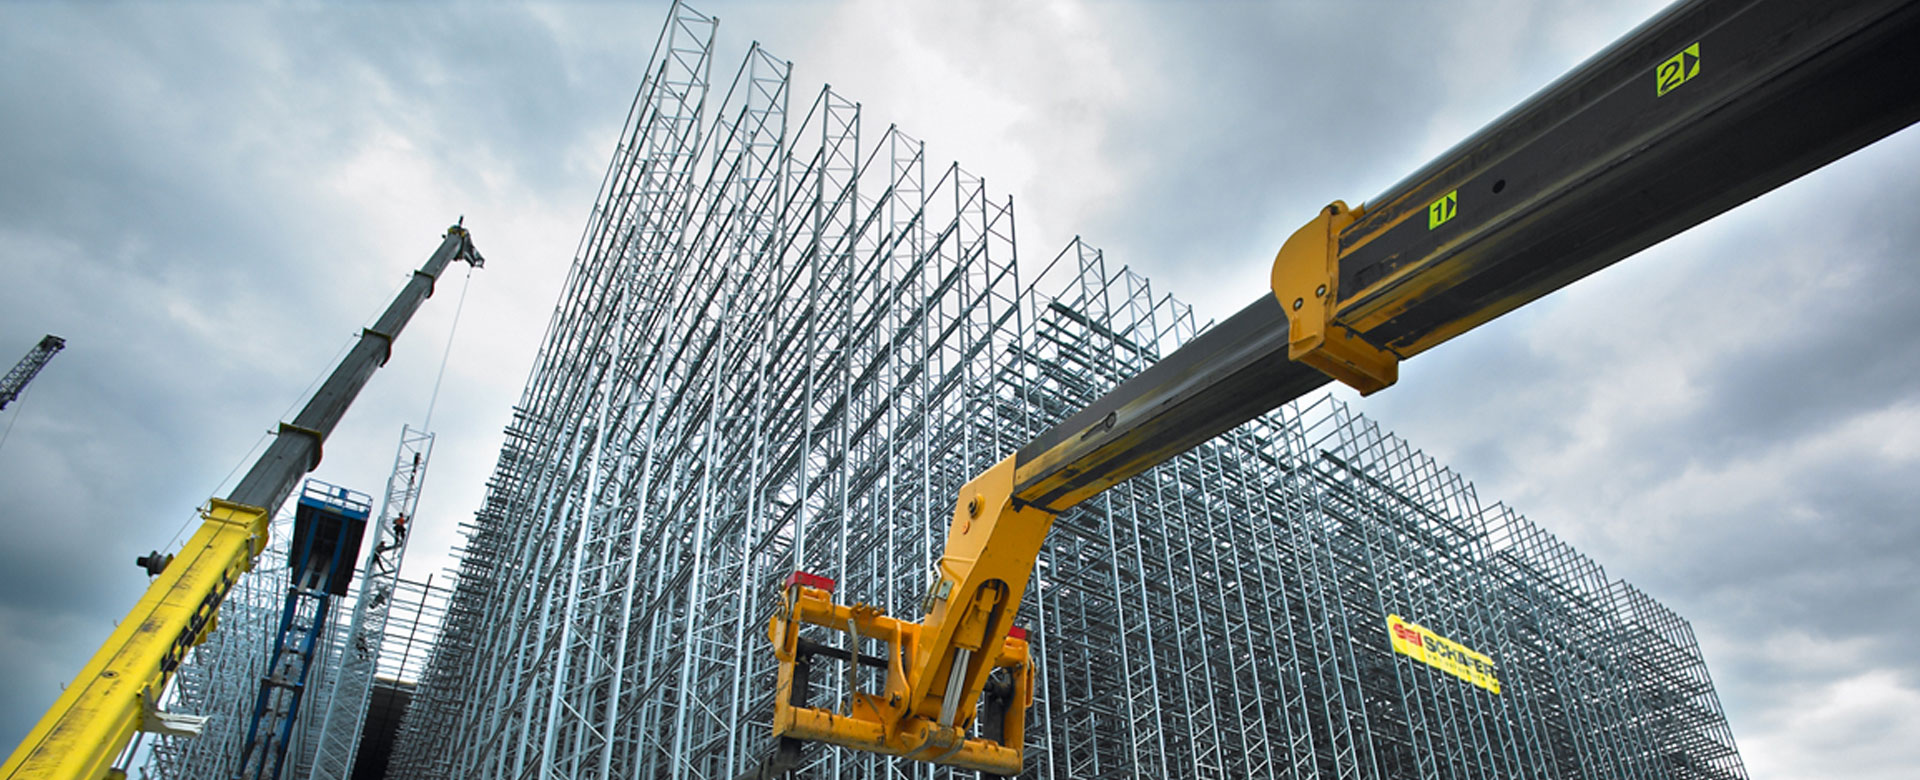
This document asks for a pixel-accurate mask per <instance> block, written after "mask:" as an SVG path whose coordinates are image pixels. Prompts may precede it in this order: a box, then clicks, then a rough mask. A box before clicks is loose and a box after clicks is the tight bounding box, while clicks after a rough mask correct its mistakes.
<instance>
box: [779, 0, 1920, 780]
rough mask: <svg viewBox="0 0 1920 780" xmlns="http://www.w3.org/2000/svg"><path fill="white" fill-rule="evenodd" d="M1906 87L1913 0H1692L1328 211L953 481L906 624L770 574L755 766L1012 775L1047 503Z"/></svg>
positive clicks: (1703, 210)
mask: <svg viewBox="0 0 1920 780" xmlns="http://www.w3.org/2000/svg"><path fill="white" fill-rule="evenodd" d="M1916 73H1920V2H1915V0H1836V1H1834V2H1818V3H1809V2H1804V0H1686V1H1685V2H1681V3H1678V4H1676V5H1674V6H1673V7H1671V8H1669V9H1667V10H1666V11H1664V12H1662V13H1661V14H1660V15H1659V16H1657V17H1655V18H1654V19H1652V20H1650V21H1648V22H1647V23H1645V24H1644V25H1642V26H1641V27H1640V28H1638V29H1636V30H1634V31H1633V32H1631V33H1629V34H1628V35H1627V36H1626V37H1625V38H1622V39H1621V40H1619V41H1618V42H1616V43H1614V44H1613V45H1612V46H1611V47H1609V48H1607V49H1606V50H1605V51H1602V52H1601V53H1599V54H1598V55H1596V56H1594V57H1593V58H1592V59H1590V60H1588V61H1587V62H1585V63H1584V64H1582V65H1581V66H1579V67H1578V68H1576V69H1575V70H1573V71H1572V72H1571V73H1568V74H1567V75H1565V76H1563V77H1562V78H1561V79H1560V80H1558V81H1556V82H1554V83H1553V84H1552V85H1550V86H1548V87H1547V88H1546V89H1544V90H1542V91H1541V92H1540V93H1538V94H1536V95H1534V96H1533V97H1532V98H1530V99H1528V100H1527V101H1526V102H1525V103H1523V104H1521V105H1520V106H1518V107H1516V108H1514V109H1513V110H1511V111H1509V112H1508V113H1507V114H1506V115H1504V116H1502V117H1500V118H1499V119H1496V120H1494V122H1493V123H1492V124H1490V125H1488V126H1487V127H1486V128H1484V129H1482V130H1480V131H1479V132H1478V133H1476V134H1474V135H1473V136H1472V137H1470V138H1468V139H1466V140H1465V141H1463V142H1461V143H1460V144H1459V145H1458V146H1456V147H1454V148H1453V149H1452V150H1450V151H1448V152H1446V153H1445V154H1442V155H1441V156H1440V157H1439V158H1438V159H1436V160H1434V161H1433V162H1431V163H1429V164H1428V165H1427V166H1426V167H1424V168H1422V169H1420V170H1419V171H1417V172H1415V173H1414V174H1413V175H1411V176H1409V177H1407V178H1406V179H1405V180H1403V181H1401V182H1400V183H1399V184H1396V185H1394V186H1393V187H1391V188H1389V189H1388V190H1387V191H1386V192H1385V193H1382V194H1381V195H1379V196H1378V197H1375V198H1373V199H1371V200H1369V201H1366V202H1365V203H1363V204H1361V205H1358V206H1351V207H1350V206H1348V205H1347V204H1345V203H1343V202H1341V201H1337V200H1336V201H1334V202H1332V203H1331V204H1329V205H1328V206H1327V207H1326V208H1324V209H1323V210H1321V212H1320V213H1319V214H1318V215H1316V216H1315V217H1313V218H1312V219H1311V220H1309V221H1308V222H1307V223H1306V224H1305V225H1304V226H1302V227H1301V228H1300V229H1299V230H1298V231H1296V232H1295V233H1294V234H1293V236H1292V237H1291V238H1289V239H1288V240H1287V241H1286V242H1285V244H1284V245H1282V247H1281V249H1280V251H1279V254H1278V255H1277V256H1276V257H1275V258H1274V263H1273V272H1272V279H1271V282H1272V284H1271V289H1270V290H1266V291H1262V293H1261V294H1260V295H1259V296H1258V297H1257V298H1256V299H1255V300H1254V301H1253V302H1252V303H1251V304H1249V305H1247V307H1246V308H1244V309H1242V310H1241V311H1240V312H1239V313H1238V314H1235V315H1233V316H1232V317H1229V318H1227V319H1226V320H1225V321H1224V322H1221V323H1220V324H1218V325H1216V326H1214V327H1213V328H1211V329H1209V330H1208V331H1206V332H1205V333H1202V334H1200V335H1199V336H1197V337H1195V338H1194V339H1193V340H1192V341H1190V342H1188V343H1187V344H1186V345H1184V346H1182V347H1181V348H1180V349H1178V350H1176V351H1175V352H1173V353H1172V354H1170V355H1168V356H1167V357H1166V358H1164V359H1162V360H1161V361H1160V362H1159V363H1157V364H1156V365H1154V366H1152V367H1150V368H1148V369H1147V370H1145V371H1143V372H1141V373H1140V374H1139V375H1138V376H1135V377H1133V378H1132V379H1129V380H1127V381H1126V382H1124V383H1122V384H1121V385H1120V386H1119V387H1117V388H1115V389H1114V390H1113V391H1112V392H1110V393H1108V394H1107V395H1106V396H1105V397H1103V398H1101V399H1099V400H1098V401H1095V402H1094V403H1093V404H1092V405H1091V406H1089V407H1087V408H1086V409H1084V410H1081V411H1080V412H1078V413H1076V414H1074V415H1073V416H1072V417H1070V418H1068V419H1067V420H1066V421H1065V422H1062V423H1061V424H1060V425H1058V426H1056V427H1054V428H1053V429H1052V430H1050V431H1048V432H1046V433H1044V434H1042V435H1040V436H1039V437H1038V438H1035V439H1034V440H1032V441H1030V442H1028V443H1027V444H1026V445H1025V446H1023V447H1021V448H1020V449H1019V450H1018V451H1016V452H1014V453H1012V454H1011V455H1009V456H1008V457H1007V458H1006V459H1005V460H1002V461H1001V462H1000V463H999V464H998V465H996V466H994V467H992V468H991V469H988V470H987V471H986V472H985V473H983V474H981V475H979V476H978V477H976V478H975V479H974V480H973V481H972V482H970V483H968V484H967V486H966V487H964V488H963V489H962V491H961V494H960V496H959V497H958V499H957V501H956V502H955V507H954V511H953V521H952V524H951V525H950V526H949V528H948V530H947V543H946V552H945V555H944V556H943V557H942V558H941V560H940V562H939V564H938V568H937V570H936V571H935V572H934V576H933V585H932V588H931V590H930V592H929V593H928V594H927V598H926V601H925V603H924V605H923V606H924V614H923V615H922V616H921V617H920V618H919V620H918V621H915V622H909V621H907V620H901V619H897V618H893V617H889V616H886V615H884V614H881V611H880V610H879V609H878V608H876V607H871V606H867V605H854V606H851V607H849V606H844V605H838V604H834V603H833V601H832V581H831V580H828V579H826V578H824V577H817V576H813V575H809V574H802V573H796V574H795V575H794V576H793V577H792V578H789V579H788V580H787V584H786V586H785V587H784V588H783V591H782V607H781V609H780V610H779V612H778V613H777V614H776V615H775V616H774V617H773V618H772V619H771V621H770V623H769V626H768V635H769V638H770V639H771V640H772V642H773V645H774V654H775V656H776V658H777V659H778V660H779V664H780V666H779V678H778V679H779V687H778V688H777V694H776V697H775V711H774V716H773V733H774V735H775V736H776V737H779V738H780V739H779V741H778V747H777V748H776V753H775V755H774V756H773V757H772V758H770V759H769V760H768V761H767V762H766V763H764V764H763V765H762V766H761V767H760V769H759V770H758V771H757V772H756V773H755V774H758V775H761V776H772V775H777V774H779V773H781V772H783V771H785V770H786V769H788V768H791V767H793V766H795V765H797V762H798V760H799V759H800V747H801V744H802V743H803V742H804V741H820V742H827V743H831V744H836V745H843V746H846V747H852V748H856V749H860V750H867V751H873V752H877V753H884V754H891V755H897V756H904V757H907V758H911V759H915V760H921V761H932V762H936V763H943V764H950V765H953V766H958V767H963V768H969V769H976V770H980V771H981V772H983V773H988V774H1001V775H1014V774H1018V773H1019V772H1020V769H1021V765H1022V760H1021V759H1022V756H1021V747H1022V745H1023V744H1024V731H1023V726H1024V713H1025V709H1026V707H1027V706H1028V705H1029V704H1030V703H1031V702H1032V700H1033V666H1032V663H1031V662H1030V660H1029V658H1028V650H1027V643H1026V640H1025V637H1024V635H1023V633H1022V632H1020V631H1019V630H1018V629H1016V628H1015V625H1014V623H1015V617H1016V614H1017V612H1018V609H1019V606H1020V601H1021V597H1022V596H1023V595H1024V593H1025V591H1026V587H1027V581H1028V578H1029V577H1030V576H1031V575H1032V573H1033V569H1034V562H1035V560H1036V559H1037V556H1038V554H1039V552H1040V546H1041V544H1042V542H1043V541H1044V540H1045V539H1046V534H1047V530H1048V528H1049V527H1050V526H1051V524H1052V522H1053V518H1054V516H1055V515H1056V514H1058V513H1060V512H1064V511H1066V510H1068V509H1071V508H1072V507H1073V506H1075V505H1076V504H1078V503H1080V502H1082V501H1085V500H1087V499H1089V498H1092V497H1093V496H1095V495H1098V494H1099V493H1100V492H1101V491H1104V490H1106V489H1108V488H1110V487H1112V486H1114V485H1115V484H1117V483H1119V482H1120V481H1122V480H1125V479H1127V478H1128V477H1131V476H1133V475H1135V474H1139V473H1140V472H1142V471H1145V470H1147V469H1149V468H1152V467H1153V466H1155V465H1157V464H1159V463H1162V462H1165V461H1167V460H1169V459H1171V458H1173V457H1175V456H1177V455H1179V454H1180V453H1182V452H1185V451H1187V450H1188V449H1190V448H1192V447H1194V446H1196V445H1198V444H1200V443H1202V442H1204V441H1206V440H1208V439H1211V438H1213V437H1214V436H1218V435H1220V434H1222V433H1225V432H1226V431H1228V430H1230V429H1232V428H1234V427H1236V426H1238V425H1240V424H1241V423H1244V422H1246V421H1247V420H1250V419H1252V418H1254V417H1257V416H1259V415H1261V414H1264V413H1266V412H1268V411H1270V410H1272V409H1274V408H1276V407H1278V406H1280V405H1281V404H1284V403H1286V402H1288V401H1290V400H1292V399H1294V398H1297V397H1299V396H1301V395H1304V394H1305V393H1307V392H1309V391H1311V390H1313V389H1315V388H1318V387H1320V386H1322V385H1325V384H1327V383H1329V382H1330V381H1334V380H1338V381H1340V382H1343V383H1345V384H1347V385H1350V386H1352V387H1354V388H1356V389H1357V390H1359V391H1360V392H1361V393H1363V394H1367V393H1373V392H1376V391H1378V390H1381V389H1383V388H1385V387H1387V386H1389V385H1392V384H1393V383H1394V381H1395V379H1396V378H1397V375H1398V365H1399V362H1400V361H1401V360H1404V359H1406V358H1410V357H1413V356H1414V355H1417V354H1420V353H1421V352H1424V351H1426V350H1428V349H1431V348H1433V347H1434V346H1437V345H1439V344H1440V343H1442V342H1445V341H1447V340H1448V339H1451V338H1453V337H1455V336H1458V335H1460V334H1462V333H1465V332H1466V331H1469V330H1471V329H1473V328H1474V327H1477V326H1479V325H1481V324H1483V323H1485V322H1487V321H1489V320H1492V319H1494V318H1496V317H1499V316H1500V315H1502V314H1505V313H1507V312H1509V311H1512V310H1513V309H1515V308H1518V307H1520V306H1523V305H1525V304H1527V303H1529V302H1531V301H1533V300H1535V299H1537V298H1540V297H1542V296H1544V295H1546V294H1548V293H1551V292H1553V291H1554V290H1557V289H1559V288H1561V287H1563V286H1565V285H1567V284H1570V283H1572V282H1574V281H1575V280H1578V279H1580V278H1581V277H1584V276H1586V275H1587V274H1590V273H1593V272H1594V271H1597V270H1599V269H1601V268H1604V267H1606V266H1608V265H1610V264H1612V263H1614V262H1616V261H1618V260H1620V259H1622V258H1624V257H1627V256H1628V255H1631V254H1634V253H1635V252H1638V251H1640V250H1641V249H1644V248H1646V247H1648V246H1651V245H1653V244H1655V243H1658V242H1660V241H1662V240H1664V239H1666V238H1668V237H1669V236H1672V235H1674V234H1676V233H1679V232H1681V231H1684V230H1686V229H1688V228H1690V227H1692V226H1694V225H1696V224H1699V223H1700V222H1702V221H1705V220H1707V219H1709V218H1711V217H1713V216H1715V215H1717V214H1719V213H1721V212H1723V211H1726V210H1727V209H1730V208H1733V207H1734V206H1736V205H1739V204H1740V203H1743V202H1745V201H1747V200H1749V199H1751V198H1753V197H1755V196H1758V195H1760V194H1762V193H1765V192H1767V191H1769V190H1771V189H1773V188H1775V187H1778V186H1780V185H1781V184H1784V183H1786V182H1788V181H1791V180H1793V179H1795V178H1797V177H1799V176H1800V175H1802V174H1805V173H1807V172H1809V171H1812V170H1814V169H1816V168H1819V167H1821V166H1823V165H1826V164H1827V163H1829V162H1832V161H1834V160H1836V159H1838V158H1840V157H1842V156H1845V155H1847V154H1849V153H1851V152H1853V151H1854V150H1856V149H1859V148H1861V147H1863V146H1866V145H1867V144H1870V143H1873V142H1874V141H1876V140H1878V139H1880V138H1881V137H1884V136H1886V135H1888V134H1890V133H1892V132H1894V131H1896V130H1899V129H1901V128H1903V127H1906V126H1907V125H1909V124H1912V123H1913V122H1914V121H1915V120H1916V119H1917V118H1920V79H1916V78H1915V77H1914V74H1916ZM1311 153H1318V154H1333V155H1348V156H1359V155H1363V154H1366V153H1367V150H1365V149H1358V148H1349V147H1345V146H1343V145H1342V144H1341V142H1340V141H1339V140H1338V139H1328V140H1326V141H1324V142H1322V143H1321V144H1320V145H1319V148H1318V149H1315V150H1312V152H1311ZM1685 315H1686V312H1684V311H1679V312H1670V313H1668V315H1667V316H1669V317H1671V318H1672V319H1671V322H1672V333H1673V338H1677V339H1684V338H1686V322H1685V319H1684V317H1685ZM1806 315H1807V316H1817V313H1815V312H1807V313H1806ZM1755 327H1792V323H1755ZM809 624H811V625H819V626H824V627H826V628H828V629H832V630H836V631H840V632H846V633H850V634H852V635H853V636H854V637H855V639H854V641H853V642H851V643H850V646H849V647H847V648H842V647H837V646H834V645H832V644H828V643H823V642H818V641H814V640H809V639H804V638H802V637H801V636H800V629H801V627H802V626H803V625H809ZM1383 636H1384V633H1383ZM862 638H864V639H867V640H878V641H880V642H882V643H884V645H885V647H886V648H887V650H886V655H885V656H884V657H873V656H867V655H864V654H862V652H861V648H860V640H861V639H862ZM822 658H826V659H835V660H840V661H845V662H852V663H860V664H862V665H867V666H873V667H878V668H882V669H885V670H886V684H885V688H884V690H881V691H874V692H858V693H854V694H852V701H851V702H849V704H850V707H849V708H847V710H846V711H835V710H834V709H824V708H821V707H818V706H815V705H814V704H813V703H810V702H809V701H807V696H808V693H809V692H810V686H809V681H808V679H807V672H808V670H809V668H810V666H811V665H812V664H813V663H814V662H815V661H817V660H819V659H822ZM996 670H1005V671H1003V672H1000V673H998V674H996V673H995V672H996ZM990 680H991V681H993V682H990ZM983 703H984V706H982V704H983ZM829 706H830V707H831V706H832V705H829ZM976 714H978V718H977V720H978V722H977V723H976Z"/></svg>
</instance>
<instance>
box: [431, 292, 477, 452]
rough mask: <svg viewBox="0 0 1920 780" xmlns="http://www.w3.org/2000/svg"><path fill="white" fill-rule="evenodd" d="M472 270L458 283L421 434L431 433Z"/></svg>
mask: <svg viewBox="0 0 1920 780" xmlns="http://www.w3.org/2000/svg"><path fill="white" fill-rule="evenodd" d="M473 268H474V266H473V265H472V264H471V263H469V264H468V265H467V275H466V278H464V279H462V280H461V281H460V300H459V301H458V302H456V303H455V304H454V306H453V322H452V323H451V324H449V325H447V346H446V348H445V349H444V350H443V351H441V353H440V370H439V371H438V372H437V373H435V374H434V375H433V393H432V394H431V395H429V396H427V417H426V419H425V420H422V421H421V422H420V430H421V432H423V433H431V432H432V431H433V428H432V426H433V407H434V404H436V403H439V401H440V382H441V380H444V379H446V378H447V360H448V359H449V358H451V357H453V336H454V334H455V333H458V332H459V330H460V312H462V311H464V310H465V309H466V308H467V288H468V287H469V286H471V285H472V282H473Z"/></svg>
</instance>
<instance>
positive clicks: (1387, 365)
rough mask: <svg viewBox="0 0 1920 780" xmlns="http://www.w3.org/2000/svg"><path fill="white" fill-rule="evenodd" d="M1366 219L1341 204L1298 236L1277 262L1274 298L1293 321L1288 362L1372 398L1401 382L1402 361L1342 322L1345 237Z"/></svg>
mask: <svg viewBox="0 0 1920 780" xmlns="http://www.w3.org/2000/svg"><path fill="white" fill-rule="evenodd" d="M1360 214H1361V211H1359V210H1356V209H1350V208H1347V204H1346V203H1343V202H1341V201H1337V200H1336V201H1334V202H1333V203H1331V204H1328V206H1327V207H1326V208H1324V209H1321V210H1320V214H1319V216H1316V217H1314V218H1313V221H1311V222H1308V223H1307V224H1305V225H1302V226H1301V227H1300V229H1299V230H1296V231H1294V233H1293V235H1292V236H1291V237H1289V238H1288V239H1287V242H1286V243H1285V244H1282V245H1280V252H1279V254H1276V255H1274V258H1273V297H1275V298H1277V299H1279V301H1280V308H1281V309H1283V310H1284V311H1285V312H1286V315H1287V357H1288V358H1289V359H1292V360H1293V361H1295V362H1299V363H1305V364H1306V365H1309V366H1312V367H1314V368H1317V369H1319V370H1320V371H1321V372H1322V373H1324V374H1326V375H1327V376H1330V377H1333V378H1334V379H1338V380H1340V381H1341V382H1344V383H1346V384H1347V385H1349V386H1351V387H1352V388H1353V389H1355V390H1359V391H1360V394H1361V395H1371V394H1373V393H1375V392H1378V391H1380V390H1383V389H1385V388H1387V387H1389V386H1391V385H1392V384H1393V383H1394V382H1395V381H1398V380H1399V378H1400V357H1399V356H1398V355H1395V354H1394V353H1392V352H1389V351H1387V350H1384V349H1381V348H1379V347H1376V346H1374V345H1373V344H1372V343H1371V342H1369V341H1367V340H1366V338H1365V337H1363V336H1361V335H1360V333H1358V332H1357V331H1355V330H1354V329H1353V328H1352V327H1351V326H1349V325H1348V324H1347V323H1345V322H1343V321H1341V319H1340V316H1339V300H1340V231H1342V230H1345V229H1346V227H1347V226H1348V225H1351V224H1353V221H1354V220H1355V219H1358V218H1359V217H1360Z"/></svg>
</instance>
